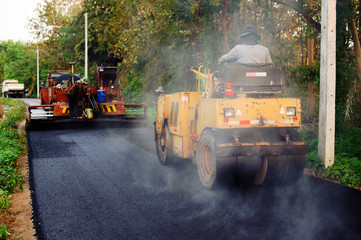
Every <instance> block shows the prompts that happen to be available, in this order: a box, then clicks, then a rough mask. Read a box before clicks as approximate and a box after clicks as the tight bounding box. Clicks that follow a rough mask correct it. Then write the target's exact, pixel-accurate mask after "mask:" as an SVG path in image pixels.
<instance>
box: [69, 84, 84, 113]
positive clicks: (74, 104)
mask: <svg viewBox="0 0 361 240" xmlns="http://www.w3.org/2000/svg"><path fill="white" fill-rule="evenodd" d="M85 96H86V94H85V88H84V85H83V81H82V80H78V81H76V82H75V83H74V84H73V86H72V87H71V88H70V90H69V91H68V93H67V97H68V100H69V117H70V118H80V117H81V116H82V114H81V112H80V111H79V106H78V102H79V100H83V101H85Z"/></svg>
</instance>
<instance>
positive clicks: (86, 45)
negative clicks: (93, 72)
mask: <svg viewBox="0 0 361 240" xmlns="http://www.w3.org/2000/svg"><path fill="white" fill-rule="evenodd" d="M84 17H85V67H84V68H85V70H84V71H85V73H84V75H85V79H86V80H88V13H85V15H84Z"/></svg>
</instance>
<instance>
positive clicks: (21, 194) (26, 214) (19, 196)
mask: <svg viewBox="0 0 361 240" xmlns="http://www.w3.org/2000/svg"><path fill="white" fill-rule="evenodd" d="M18 131H19V133H24V132H25V121H23V122H21V123H20V124H19V127H18ZM18 168H20V169H21V175H22V176H23V178H24V184H23V191H21V190H18V191H17V192H16V193H13V194H11V197H10V198H11V201H12V205H11V207H10V209H9V211H8V212H1V211H0V219H1V221H0V222H1V223H4V224H6V227H7V228H8V229H9V233H10V237H9V239H24V240H28V239H29V240H33V239H36V237H35V236H34V235H35V229H34V227H33V221H32V219H31V218H32V216H33V211H32V204H31V197H30V190H29V166H28V157H27V156H21V157H20V159H19V160H18Z"/></svg>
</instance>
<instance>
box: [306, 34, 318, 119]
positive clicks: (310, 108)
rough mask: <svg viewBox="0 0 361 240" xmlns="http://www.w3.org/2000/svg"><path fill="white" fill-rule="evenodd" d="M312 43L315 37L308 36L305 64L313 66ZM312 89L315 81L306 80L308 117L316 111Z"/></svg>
mask: <svg viewBox="0 0 361 240" xmlns="http://www.w3.org/2000/svg"><path fill="white" fill-rule="evenodd" d="M314 45H315V39H314V38H308V39H307V65H308V66H313V64H314V58H315V57H314ZM314 89H315V83H314V82H308V84H307V113H308V117H309V118H311V117H312V116H314V115H316V113H315V104H316V99H315V95H314V93H313V91H314Z"/></svg>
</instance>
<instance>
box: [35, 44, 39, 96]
mask: <svg viewBox="0 0 361 240" xmlns="http://www.w3.org/2000/svg"><path fill="white" fill-rule="evenodd" d="M39 82H40V81H39V45H36V97H37V98H39V96H40V93H39V89H40V86H39Z"/></svg>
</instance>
